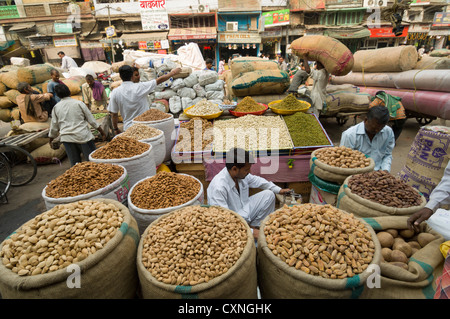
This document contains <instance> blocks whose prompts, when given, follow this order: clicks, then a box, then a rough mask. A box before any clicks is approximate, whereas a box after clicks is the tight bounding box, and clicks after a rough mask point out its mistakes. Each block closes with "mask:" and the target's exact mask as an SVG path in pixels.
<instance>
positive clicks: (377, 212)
mask: <svg viewBox="0 0 450 319" xmlns="http://www.w3.org/2000/svg"><path fill="white" fill-rule="evenodd" d="M351 177H352V176H349V177H347V178H346V179H345V181H344V183H343V184H342V186H341V188H340V189H339V193H338V199H337V203H336V207H337V208H339V209H342V210H345V211H347V212H349V213H352V214H354V215H355V216H357V217H361V218H366V217H382V216H410V215H412V214H414V213H415V212H417V211H419V210H420V209H422V208H423V207H425V205H426V203H427V200H426V199H425V197H424V196H423V194H422V193H419V192H418V193H419V195H420V197H421V204H420V205H418V206H412V207H407V208H397V207H390V206H386V205H382V204H380V203H376V202H373V201H371V200H368V199H365V198H362V197H361V196H359V195H356V194H354V193H352V191H351V189H350V187H349V186H348V182H349V180H350V178H351ZM392 191H393V192H394V191H395V189H393V190H392Z"/></svg>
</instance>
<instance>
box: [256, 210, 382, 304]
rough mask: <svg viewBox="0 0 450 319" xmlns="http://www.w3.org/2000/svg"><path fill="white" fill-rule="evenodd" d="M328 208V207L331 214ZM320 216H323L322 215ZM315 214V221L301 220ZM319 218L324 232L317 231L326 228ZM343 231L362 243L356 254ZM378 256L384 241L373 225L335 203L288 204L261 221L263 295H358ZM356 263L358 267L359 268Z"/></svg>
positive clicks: (259, 263)
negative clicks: (339, 208)
mask: <svg viewBox="0 0 450 319" xmlns="http://www.w3.org/2000/svg"><path fill="white" fill-rule="evenodd" d="M324 212H325V213H326V212H329V213H327V217H325V213H324ZM322 216H323V217H324V218H325V219H320V218H321V217H322ZM312 218H315V219H314V220H315V221H313V222H312V223H311V224H309V225H306V224H305V223H304V222H302V221H305V220H311V219H312ZM322 222H323V223H322ZM325 223H326V224H325ZM316 224H317V226H319V224H320V225H322V226H319V227H322V228H319V229H323V232H325V236H324V237H322V236H318V235H314V233H315V232H316V231H318V232H319V231H322V230H319V229H317V228H316V227H315V226H316ZM326 225H327V226H328V227H327V230H325V227H326ZM339 225H341V226H339ZM342 225H347V227H346V228H343V227H342ZM350 225H351V226H350ZM266 232H267V234H266ZM328 232H330V233H328ZM333 233H336V235H337V237H335V235H333ZM310 234H312V235H310ZM340 234H342V235H340ZM344 234H346V236H347V238H348V239H349V240H350V238H351V240H352V243H353V244H354V245H355V246H357V247H358V249H361V250H357V251H358V254H356V253H354V252H355V251H352V250H351V248H350V246H349V245H350V244H349V242H348V241H347V242H345V240H341V239H343V236H344ZM316 237H317V238H316ZM342 245H343V246H342ZM283 247H284V248H283ZM308 247H309V248H308ZM340 247H341V248H340ZM346 247H348V248H346ZM362 247H364V248H362ZM364 249H365V250H364ZM339 252H340V253H339ZM363 252H364V253H365V255H363ZM275 253H276V254H277V255H276V254H275ZM370 254H371V255H370ZM316 256H317V257H316ZM362 256H364V257H362ZM362 258H365V260H364V261H362ZM380 258H381V246H380V242H379V240H378V238H377V236H376V234H375V232H374V230H373V229H372V227H370V226H369V225H368V224H367V223H366V222H365V221H363V220H362V219H358V218H355V217H353V216H352V215H351V214H348V213H347V212H345V211H342V210H338V209H336V208H334V207H332V206H331V205H316V204H302V205H294V206H291V207H288V206H284V207H282V208H280V209H279V210H277V211H275V212H273V213H272V214H270V215H269V216H267V217H266V218H265V219H264V220H263V221H262V222H261V225H260V231H259V236H258V245H257V268H258V283H259V289H260V292H261V297H262V299H310V298H313V299H330V298H333V299H335V298H336V299H344V298H358V297H359V295H360V294H361V293H362V292H363V290H364V286H365V285H366V283H367V282H368V280H369V279H370V276H371V275H372V273H373V269H376V268H377V266H378V265H379V263H380ZM356 260H358V261H356ZM332 262H333V263H332ZM325 263H326V265H325ZM358 263H359V265H358ZM328 265H331V266H328ZM362 265H364V268H362ZM333 266H334V267H333ZM355 266H356V268H355ZM358 267H359V268H360V269H359V270H357V271H356V269H357V268H358ZM344 269H345V270H344Z"/></svg>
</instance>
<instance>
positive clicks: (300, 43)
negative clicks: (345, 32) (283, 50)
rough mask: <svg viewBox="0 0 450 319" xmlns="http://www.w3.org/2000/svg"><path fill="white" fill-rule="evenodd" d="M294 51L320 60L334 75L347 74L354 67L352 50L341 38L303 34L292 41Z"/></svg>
mask: <svg viewBox="0 0 450 319" xmlns="http://www.w3.org/2000/svg"><path fill="white" fill-rule="evenodd" d="M291 50H292V53H293V54H295V55H297V56H299V57H300V58H307V59H308V60H309V61H319V62H320V63H322V64H323V66H324V67H325V69H326V70H327V71H328V72H329V73H330V74H333V75H338V76H339V75H346V74H347V73H349V72H350V71H351V70H352V68H353V63H354V62H353V54H352V52H351V51H350V50H349V49H348V48H347V47H346V46H345V45H344V44H343V43H342V42H340V41H339V40H336V39H334V38H331V37H328V36H324V35H308V36H303V37H301V38H299V39H297V40H294V41H293V42H292V43H291Z"/></svg>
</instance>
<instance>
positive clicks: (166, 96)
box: [155, 89, 177, 100]
mask: <svg viewBox="0 0 450 319" xmlns="http://www.w3.org/2000/svg"><path fill="white" fill-rule="evenodd" d="M175 95H177V92H175V91H174V90H172V89H166V90H164V91H162V92H155V99H156V100H160V99H164V100H169V99H170V98H171V97H172V96H175Z"/></svg>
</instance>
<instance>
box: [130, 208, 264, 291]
mask: <svg viewBox="0 0 450 319" xmlns="http://www.w3.org/2000/svg"><path fill="white" fill-rule="evenodd" d="M181 209H183V208H181ZM177 211H178V210H176V211H173V212H171V213H168V214H166V215H163V216H161V217H159V218H158V219H157V220H155V221H154V222H153V223H152V224H151V225H150V226H149V227H148V228H147V229H146V230H145V232H144V234H143V235H142V236H141V241H140V243H139V248H138V253H137V269H138V275H139V281H140V286H141V290H142V297H143V298H144V299H180V298H182V299H256V298H257V278H256V276H257V272H256V265H255V264H256V249H255V242H254V239H253V234H252V232H251V231H250V227H248V226H247V244H246V246H245V248H244V251H243V252H242V254H241V256H240V257H239V259H238V260H237V261H236V263H235V264H234V265H233V266H232V267H231V268H230V269H229V270H228V271H227V272H225V273H224V274H222V275H220V276H218V277H215V278H213V279H211V280H210V281H208V282H205V283H201V284H197V285H195V286H176V285H169V284H165V283H163V282H160V281H158V280H156V278H155V277H153V276H152V275H151V273H150V272H149V271H148V270H147V269H146V268H145V267H144V265H143V263H142V251H143V241H144V239H145V238H146V236H147V233H148V231H149V229H150V228H151V227H152V225H156V224H157V223H158V222H159V221H160V220H162V219H164V218H167V217H169V216H171V215H172V214H174V213H176V212H177ZM230 212H231V213H232V214H234V215H235V216H237V217H238V218H239V220H241V221H242V223H244V224H245V225H247V223H246V222H245V220H244V219H243V218H242V217H241V216H239V215H238V214H237V213H235V212H233V211H230Z"/></svg>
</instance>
